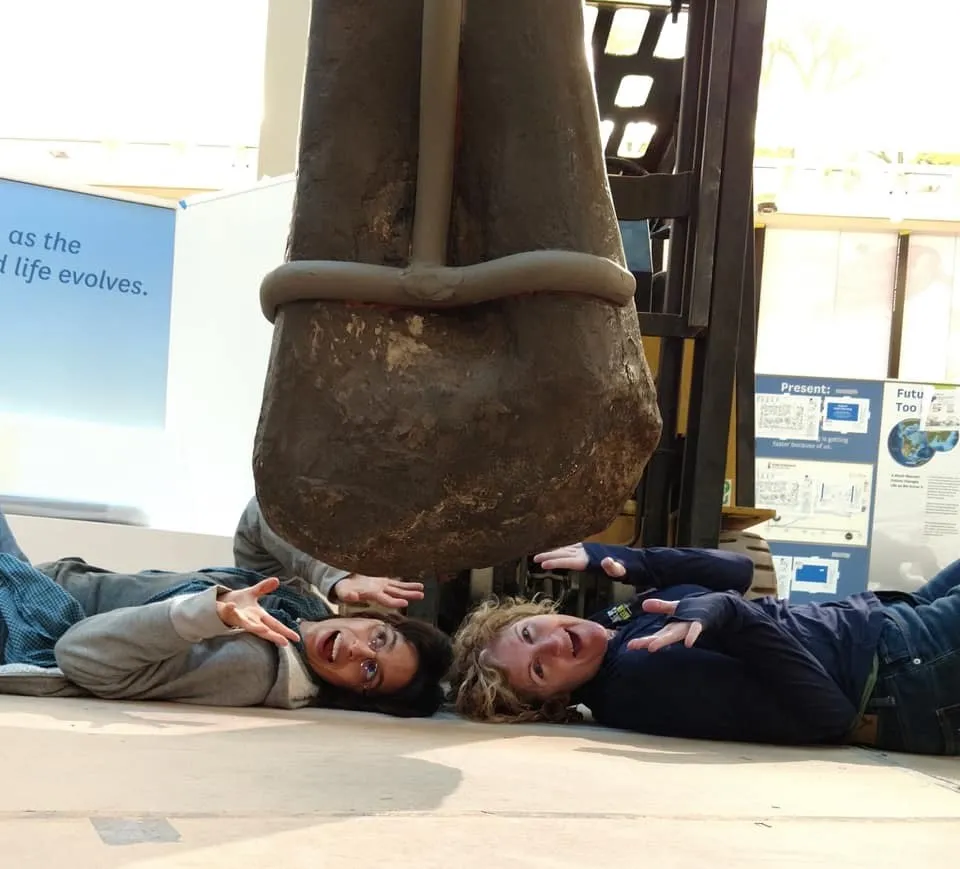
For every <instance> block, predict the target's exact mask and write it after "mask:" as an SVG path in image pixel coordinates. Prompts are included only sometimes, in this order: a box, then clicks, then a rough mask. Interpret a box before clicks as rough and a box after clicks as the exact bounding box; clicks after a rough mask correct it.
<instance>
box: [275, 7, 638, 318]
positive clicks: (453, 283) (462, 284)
mask: <svg viewBox="0 0 960 869" xmlns="http://www.w3.org/2000/svg"><path fill="white" fill-rule="evenodd" d="M462 24H463V0H424V3H423V37H422V45H421V60H420V63H421V70H420V131H419V138H420V154H419V160H418V164H417V190H416V206H415V210H414V216H413V231H412V244H411V248H412V249H411V257H410V265H409V266H407V267H406V268H404V269H398V268H391V267H388V266H378V265H371V264H369V263H351V262H335V261H315V260H298V261H294V262H288V263H284V264H283V265H281V266H280V267H279V268H276V269H274V270H273V271H272V272H271V273H270V274H268V275H267V276H266V278H264V280H263V284H262V285H261V287H260V306H261V308H262V310H263V313H264V315H265V316H266V318H267V319H268V320H270V321H271V322H273V320H274V319H275V317H276V313H277V310H278V309H279V308H280V306H282V305H285V304H288V303H290V302H300V301H347V302H360V303H367V304H376V305H387V306H391V307H404V308H426V309H437V308H456V307H463V306H467V305H476V304H480V303H482V302H491V301H495V300H497V299H505V298H511V297H513V296H517V295H526V294H529V293H563V294H570V295H580V296H589V297H593V298H597V299H601V300H604V301H607V302H610V303H611V304H614V305H618V306H621V307H622V306H626V305H629V304H632V303H633V297H634V293H635V292H636V280H635V279H634V277H633V275H632V274H630V272H628V271H627V270H626V269H624V268H622V267H621V266H620V265H619V264H617V263H615V262H613V261H612V260H608V259H605V258H604V257H599V256H594V255H592V254H586V253H578V252H575V251H552V250H542V251H531V252H528V253H519V254H514V255H513V256H508V257H503V258H502V259H497V260H492V261H490V262H484V263H478V264H476V265H471V266H461V267H457V268H452V267H448V266H446V265H445V262H446V259H447V242H448V233H449V227H450V211H451V204H452V198H453V167H454V162H455V159H456V153H455V152H456V123H457V99H458V89H459V67H460V31H461V27H462ZM598 135H599V132H598Z"/></svg>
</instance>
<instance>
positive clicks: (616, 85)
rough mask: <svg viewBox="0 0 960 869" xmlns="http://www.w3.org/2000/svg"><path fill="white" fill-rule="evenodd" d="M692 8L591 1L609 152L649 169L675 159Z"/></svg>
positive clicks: (589, 37) (587, 20)
mask: <svg viewBox="0 0 960 869" xmlns="http://www.w3.org/2000/svg"><path fill="white" fill-rule="evenodd" d="M688 18H689V16H688V12H687V11H686V10H682V11H680V12H679V13H678V14H677V15H676V16H674V15H673V14H672V13H671V11H670V9H669V8H666V7H664V6H658V5H654V6H649V7H648V6H640V5H635V4H631V5H629V6H622V5H614V4H602V5H592V4H588V5H587V6H586V7H585V8H584V26H585V30H586V33H585V38H586V44H587V50H588V57H589V59H590V60H591V62H592V66H593V70H594V83H595V87H596V91H597V104H598V106H599V109H600V119H601V130H602V132H603V136H604V140H605V151H606V154H607V156H608V157H621V158H627V159H629V160H632V161H635V162H636V164H637V165H638V166H639V167H641V168H642V169H643V170H644V171H646V172H658V171H661V170H662V169H663V168H664V166H665V163H666V161H667V160H668V159H669V155H670V146H671V143H672V142H673V139H674V137H675V135H676V129H677V122H678V119H679V114H680V91H681V86H682V82H683V56H684V46H685V43H686V39H687V24H688Z"/></svg>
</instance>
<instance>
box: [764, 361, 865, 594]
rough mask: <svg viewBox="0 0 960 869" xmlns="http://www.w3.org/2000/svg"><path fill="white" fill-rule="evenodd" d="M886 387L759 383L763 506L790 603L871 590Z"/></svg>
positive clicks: (769, 379)
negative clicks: (773, 514) (769, 516)
mask: <svg viewBox="0 0 960 869" xmlns="http://www.w3.org/2000/svg"><path fill="white" fill-rule="evenodd" d="M882 397H883V384H882V383H879V382H875V381H862V380H861V381H849V380H830V379H821V378H807V377H781V376H771V375H759V376H758V377H757V389H756V505H757V506H758V507H765V508H768V509H771V510H776V514H777V515H776V517H775V518H774V519H772V520H771V521H770V522H768V523H766V524H765V526H764V527H763V528H762V529H760V533H762V534H763V536H764V537H766V539H767V541H768V542H769V543H770V550H771V553H772V554H773V556H774V565H775V567H776V570H777V583H778V589H779V593H780V595H781V596H782V597H789V598H790V599H791V600H805V599H821V600H824V599H830V598H836V597H843V596H844V595H848V594H852V593H854V592H857V591H863V590H864V589H866V587H867V577H868V570H869V562H870V558H869V553H870V550H869V546H870V538H871V519H872V506H873V497H874V485H875V475H876V460H877V451H878V444H879V439H880V428H881V422H880V410H881V402H882Z"/></svg>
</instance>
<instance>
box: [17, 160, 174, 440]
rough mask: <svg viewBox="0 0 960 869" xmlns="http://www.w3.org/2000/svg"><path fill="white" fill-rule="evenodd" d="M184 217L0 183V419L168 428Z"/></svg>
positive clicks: (81, 195) (49, 189)
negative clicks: (178, 243)
mask: <svg viewBox="0 0 960 869" xmlns="http://www.w3.org/2000/svg"><path fill="white" fill-rule="evenodd" d="M175 217H176V212H175V210H174V209H172V208H163V207H158V206H151V205H142V204H136V203H132V202H123V201H120V200H116V199H108V198H105V197H101V196H96V195H92V194H86V193H75V192H72V191H67V190H59V189H56V188H52V187H42V186H38V185H34V184H25V183H21V182H17V181H8V180H3V179H0V324H2V327H3V340H2V341H0V371H3V376H2V377H0V411H2V412H6V413H16V414H28V415H41V416H51V417H66V418H70V419H77V420H85V421H89V422H96V423H100V424H103V425H129V426H140V427H162V426H163V425H164V421H165V416H166V391H167V363H168V355H169V344H170V300H171V292H172V280H173V243H174V225H175Z"/></svg>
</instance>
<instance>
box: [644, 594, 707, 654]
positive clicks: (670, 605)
mask: <svg viewBox="0 0 960 869" xmlns="http://www.w3.org/2000/svg"><path fill="white" fill-rule="evenodd" d="M643 610H644V612H648V613H659V614H661V615H665V616H672V615H674V614H675V613H676V611H677V601H675V600H658V599H656V598H651V599H650V600H645V601H644V602H643ZM702 633H703V625H702V624H701V623H700V622H671V623H670V624H668V625H665V626H664V627H662V628H660V630H659V631H657V632H656V633H655V634H651V635H650V636H649V637H640V639H637V640H630V642H628V643H627V648H628V649H632V650H637V649H646V650H647V651H648V652H657V651H659V650H660V649H665V648H666V647H667V646H672V645H674V644H675V643H683V644H684V645H685V646H686V647H687V648H688V649H690V648H692V647H693V645H694V643H696V642H697V640H698V639H699V637H700V634H702Z"/></svg>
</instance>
